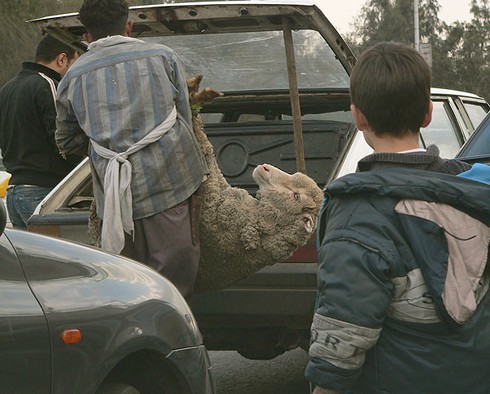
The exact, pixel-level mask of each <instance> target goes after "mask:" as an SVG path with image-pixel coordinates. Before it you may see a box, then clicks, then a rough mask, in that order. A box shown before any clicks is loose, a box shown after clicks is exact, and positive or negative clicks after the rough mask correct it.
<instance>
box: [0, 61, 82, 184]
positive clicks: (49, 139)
mask: <svg viewBox="0 0 490 394" xmlns="http://www.w3.org/2000/svg"><path fill="white" fill-rule="evenodd" d="M59 80H60V75H59V74H58V73H57V72H55V71H53V70H52V69H50V68H48V67H45V66H43V65H40V64H37V63H28V62H26V63H23V69H22V71H20V73H19V74H17V76H15V77H14V78H13V79H11V80H10V81H9V82H7V84H5V85H4V86H3V88H2V89H1V90H0V148H1V150H2V156H3V164H4V166H5V168H6V170H7V171H8V172H9V173H11V174H12V177H11V179H10V184H14V185H20V184H28V185H37V186H44V187H54V186H56V185H57V184H58V183H59V182H60V181H61V180H62V179H63V178H64V177H65V176H66V175H67V174H68V172H70V171H71V170H72V169H73V168H74V166H75V165H76V163H77V160H75V161H72V162H70V161H66V160H65V159H63V158H62V157H61V155H60V154H59V152H58V149H57V147H56V144H55V142H54V131H55V120H56V105H55V100H56V87H57V84H58V82H59Z"/></svg>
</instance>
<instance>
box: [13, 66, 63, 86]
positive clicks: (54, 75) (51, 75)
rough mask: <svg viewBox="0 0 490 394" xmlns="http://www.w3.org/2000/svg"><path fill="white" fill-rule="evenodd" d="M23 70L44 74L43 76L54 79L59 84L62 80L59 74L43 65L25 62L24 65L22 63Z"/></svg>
mask: <svg viewBox="0 0 490 394" xmlns="http://www.w3.org/2000/svg"><path fill="white" fill-rule="evenodd" d="M22 70H25V71H32V72H36V73H43V74H45V75H47V76H48V77H49V78H51V79H54V80H55V81H57V82H59V81H60V80H61V75H60V74H58V73H57V72H56V71H54V70H53V69H51V68H49V67H46V66H43V65H42V64H39V63H33V62H24V63H22Z"/></svg>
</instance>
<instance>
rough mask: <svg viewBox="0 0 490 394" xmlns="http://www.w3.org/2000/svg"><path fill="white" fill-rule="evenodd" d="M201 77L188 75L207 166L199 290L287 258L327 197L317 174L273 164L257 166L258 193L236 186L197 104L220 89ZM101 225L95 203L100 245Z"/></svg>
mask: <svg viewBox="0 0 490 394" xmlns="http://www.w3.org/2000/svg"><path fill="white" fill-rule="evenodd" d="M201 79H202V76H197V77H193V78H191V79H189V80H188V81H187V83H188V87H189V97H190V102H191V106H192V108H193V110H192V123H193V130H194V133H195V136H196V139H197V141H198V142H199V145H200V146H201V149H202V152H203V155H204V158H205V160H206V163H207V166H208V169H209V175H208V176H207V178H206V179H205V180H204V182H203V183H202V185H201V187H200V190H199V195H200V198H201V214H200V223H199V240H200V243H201V258H200V263H199V270H198V274H197V279H196V284H195V293H199V292H205V291H212V290H219V289H222V288H226V287H228V286H230V285H231V284H233V283H236V282H238V281H240V280H242V279H245V278H247V277H248V276H249V275H250V274H252V273H254V272H257V271H259V270H260V269H261V268H263V267H265V266H266V265H272V264H275V263H278V262H281V261H284V260H286V259H287V258H288V257H289V256H291V255H292V254H293V252H294V251H295V250H296V249H298V248H299V247H300V246H302V245H305V244H306V243H307V241H308V239H309V238H310V237H311V235H312V233H313V232H314V230H315V228H316V219H317V216H318V213H319V211H320V207H321V204H322V201H323V193H322V191H321V189H320V188H319V187H318V185H317V184H316V182H315V181H314V180H313V179H311V178H310V177H308V176H307V175H305V174H302V173H300V172H297V173H295V174H292V175H290V174H288V173H286V172H284V171H281V170H280V169H278V168H276V167H274V166H272V165H270V164H261V165H259V166H257V167H256V168H255V169H254V171H253V174H252V176H253V179H254V181H255V182H256V183H257V185H258V187H259V191H258V192H257V193H256V197H253V196H252V195H250V194H249V193H248V192H247V191H246V190H244V189H240V188H236V187H232V186H231V185H230V184H229V183H228V182H227V181H226V179H225V177H224V176H223V174H222V172H221V170H220V168H219V166H218V163H217V161H216V157H215V154H214V149H213V146H212V145H211V143H210V142H209V140H208V138H207V136H206V134H205V132H204V124H203V122H202V119H201V116H200V114H199V110H198V109H197V108H198V107H199V105H200V104H202V103H205V102H209V101H211V100H212V99H214V98H215V97H217V96H221V95H222V94H221V93H219V92H217V91H215V90H213V89H210V88H205V89H203V90H202V91H201V92H199V84H200V82H201ZM99 228H100V220H99V219H98V217H97V215H96V214H95V208H94V205H92V207H91V215H90V219H89V234H90V235H91V237H92V239H93V240H94V243H96V244H99V245H100V230H99Z"/></svg>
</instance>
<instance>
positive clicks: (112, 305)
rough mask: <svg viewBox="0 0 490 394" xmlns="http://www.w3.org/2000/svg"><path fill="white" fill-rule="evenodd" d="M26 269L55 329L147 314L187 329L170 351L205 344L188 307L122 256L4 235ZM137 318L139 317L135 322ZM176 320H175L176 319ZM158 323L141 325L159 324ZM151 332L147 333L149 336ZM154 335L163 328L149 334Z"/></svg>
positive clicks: (148, 270) (145, 269)
mask: <svg viewBox="0 0 490 394" xmlns="http://www.w3.org/2000/svg"><path fill="white" fill-rule="evenodd" d="M4 234H5V236H6V237H7V238H8V240H9V241H10V243H11V244H12V246H13V248H14V249H15V252H16V254H17V256H18V259H19V261H20V263H21V265H22V268H23V271H24V274H25V276H26V279H27V281H28V282H29V285H30V286H31V288H32V290H33V292H34V294H35V295H36V298H37V299H38V301H39V303H40V305H41V306H42V308H43V310H44V311H45V313H46V316H47V318H48V320H49V321H50V322H51V324H53V322H54V321H57V322H58V324H59V322H60V319H61V320H64V319H68V321H71V322H75V321H86V320H87V319H88V320H92V321H93V320H100V321H102V320H104V319H110V317H111V316H116V315H117V316H125V317H126V318H127V319H128V320H131V321H134V322H137V320H138V319H139V317H141V316H143V314H144V313H146V312H145V311H152V313H155V316H157V315H158V316H161V322H162V324H165V323H164V322H165V320H166V319H168V318H169V317H171V318H173V319H177V320H179V321H181V322H182V327H184V326H187V335H185V336H183V340H184V342H183V343H182V342H180V341H182V338H180V339H179V340H178V341H176V342H175V343H172V344H170V347H171V348H181V347H185V346H195V345H200V344H201V343H202V338H201V336H200V333H199V332H198V328H197V325H196V324H195V321H194V317H193V315H192V312H191V310H190V308H189V307H188V305H187V303H186V301H185V300H184V298H183V297H182V295H181V294H180V293H179V291H178V290H177V289H176V288H175V286H174V285H173V284H171V283H170V281H168V280H167V279H166V278H164V277H163V276H161V275H160V274H158V273H157V272H156V271H154V270H153V269H151V268H149V267H147V266H145V265H144V264H141V263H138V262H136V261H133V260H130V259H126V258H124V257H121V256H117V255H113V254H109V253H105V252H102V251H100V250H98V249H96V248H92V247H88V246H85V245H81V244H77V243H73V242H68V241H64V240H61V239H57V238H51V237H46V236H42V235H38V234H32V233H29V232H26V231H19V230H13V229H6V230H5V232H4ZM134 314H137V315H138V316H139V317H138V318H134V317H132V316H133V315H134ZM176 315H177V316H176ZM156 319H157V318H156V317H153V318H151V319H143V320H141V324H145V323H144V322H145V321H153V320H155V321H156ZM149 330H150V329H148V331H149ZM151 330H153V331H152V332H153V334H151V335H157V334H156V330H163V328H161V327H160V328H158V327H157V328H155V327H153V328H151Z"/></svg>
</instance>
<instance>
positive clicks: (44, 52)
mask: <svg viewBox="0 0 490 394" xmlns="http://www.w3.org/2000/svg"><path fill="white" fill-rule="evenodd" d="M60 53H66V57H67V58H68V59H70V60H71V59H73V57H74V56H75V49H74V48H72V47H70V46H68V45H66V44H64V43H62V42H61V41H59V40H57V39H56V38H54V37H53V36H50V35H49V34H48V35H46V36H44V37H43V38H42V39H41V41H40V42H39V44H38V45H37V49H36V56H35V58H34V61H35V62H36V63H50V62H51V61H53V60H54V59H56V56H58V55H59V54H60Z"/></svg>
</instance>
